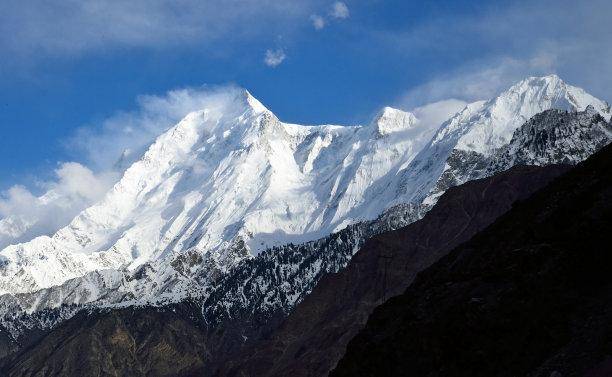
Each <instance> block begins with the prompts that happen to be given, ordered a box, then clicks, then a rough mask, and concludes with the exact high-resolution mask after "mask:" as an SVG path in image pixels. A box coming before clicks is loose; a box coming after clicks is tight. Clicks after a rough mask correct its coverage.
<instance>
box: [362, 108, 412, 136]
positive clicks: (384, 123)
mask: <svg viewBox="0 0 612 377" xmlns="http://www.w3.org/2000/svg"><path fill="white" fill-rule="evenodd" d="M417 121H418V120H417V118H416V117H415V116H414V114H412V113H410V112H406V111H402V110H399V109H394V108H392V107H388V106H385V107H383V109H382V110H381V111H380V112H379V113H378V115H377V116H376V117H375V118H374V121H373V124H374V125H375V126H376V130H377V132H378V133H379V134H381V135H387V134H390V133H393V132H397V131H401V130H406V129H408V128H411V127H412V126H414V125H415V124H416V122H417Z"/></svg>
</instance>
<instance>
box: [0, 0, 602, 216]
mask: <svg viewBox="0 0 612 377" xmlns="http://www.w3.org/2000/svg"><path fill="white" fill-rule="evenodd" d="M423 3H424V2H420V1H406V0H405V1H382V0H380V1H377V0H361V1H359V0H355V1H350V0H346V1H344V2H336V1H323V0H303V1H294V2H291V1H282V2H281V1H266V0H259V1H251V0H241V1H237V0H227V1H220V0H212V1H205V0H202V1H195V0H182V1H179V2H176V1H166V0H150V1H145V0H134V1H132V2H117V1H103V0H92V1H74V0H73V1H70V0H64V1H57V0H50V1H43V0H25V1H24V0H1V1H0V6H1V7H2V8H3V9H2V11H1V12H0V129H1V130H2V137H1V138H0V190H7V189H8V188H10V187H13V186H14V185H16V184H21V185H25V186H27V187H28V190H33V192H36V190H38V191H41V190H42V191H44V190H45V189H47V188H48V186H49V181H53V180H54V179H60V178H58V173H57V171H58V169H59V168H58V167H60V166H62V165H61V163H65V162H68V161H76V162H78V163H80V164H83V165H84V166H88V167H89V168H90V169H92V171H94V172H95V173H96V174H97V173H98V172H101V171H105V170H108V169H109V166H104V165H105V163H102V162H100V159H98V160H95V158H94V157H93V155H94V154H92V153H91V149H100V150H99V151H98V153H97V154H95V155H98V157H99V155H100V154H101V153H102V154H103V153H105V152H106V151H108V154H112V153H115V151H113V150H111V149H105V148H104V144H101V145H100V146H99V147H98V148H97V146H96V139H103V141H105V142H107V143H108V142H109V140H111V142H112V137H113V131H112V130H111V131H108V128H109V122H110V123H111V124H112V127H116V126H117V123H120V122H121V121H122V119H124V118H122V117H123V116H125V115H126V114H128V115H127V116H128V117H132V118H133V117H138V116H139V115H138V114H140V113H142V112H143V111H146V106H147V105H146V104H147V103H148V104H150V103H152V102H151V98H161V99H163V98H165V97H166V96H167V94H166V93H168V91H171V90H175V89H181V88H201V87H202V85H209V86H210V85H213V86H214V85H227V84H234V85H238V86H242V87H245V88H247V89H249V90H250V91H251V92H252V93H253V94H254V95H255V96H256V97H257V98H259V99H260V100H261V101H262V102H263V103H264V104H265V105H266V106H268V108H270V109H271V110H272V111H274V112H275V113H276V114H277V115H278V116H279V117H280V118H281V119H282V120H285V121H290V122H297V123H339V124H354V123H364V122H367V121H369V119H370V118H371V117H372V115H373V114H374V113H375V112H376V111H377V110H378V109H379V108H380V107H381V106H384V105H393V106H397V107H401V108H404V109H407V110H409V109H412V108H413V107H415V106H421V105H424V104H427V103H430V102H435V101H439V100H444V99H448V98H456V99H460V100H463V101H470V100H476V99H485V98H488V97H490V96H492V95H493V94H495V93H496V92H497V91H499V90H500V89H502V88H504V87H505V86H507V85H509V84H511V83H512V82H513V81H516V80H518V79H520V78H522V77H524V76H527V75H540V74H547V73H553V72H554V73H557V74H559V75H560V76H561V77H562V78H563V79H565V80H566V81H568V82H570V83H572V84H575V85H578V86H581V87H584V88H585V89H587V90H588V91H589V92H591V93H593V94H594V95H596V96H599V97H601V98H602V99H605V100H610V99H612V64H610V62H611V61H612V52H610V51H612V50H611V49H610V48H609V47H610V42H611V41H612V38H611V33H612V32H611V30H612V29H611V28H610V27H609V22H610V16H609V15H610V14H611V12H610V11H612V5H611V4H610V2H609V1H603V0H602V1H598V0H595V1H585V2H580V3H579V4H574V2H570V1H554V2H553V1H529V2H521V1H490V2H478V3H476V2H473V1H461V0H460V1H430V2H427V3H426V4H423ZM266 57H268V58H269V59H266ZM266 60H267V61H266ZM267 63H269V64H267ZM270 63H273V64H270ZM147 95H148V96H149V97H143V96H147ZM150 96H156V97H150ZM147 101H148V102H147ZM143 102H144V103H145V105H143ZM153 102H155V101H153ZM143 107H144V110H143ZM132 118H130V119H132ZM164 119H166V118H164ZM169 119H170V118H167V119H166V120H168V121H169ZM139 124H140V123H139ZM112 127H111V128H112ZM143 132H144V131H143ZM79 138H83V139H86V142H84V143H82V142H79V140H78V139H79ZM114 158H115V156H109V158H108V160H107V161H111V160H113V159H114ZM106 163H107V164H108V162H106ZM41 182H42V183H41ZM51 184H53V183H51ZM4 195H5V196H6V195H8V194H6V193H5V194H4ZM0 204H1V203H0ZM0 209H1V208H0Z"/></svg>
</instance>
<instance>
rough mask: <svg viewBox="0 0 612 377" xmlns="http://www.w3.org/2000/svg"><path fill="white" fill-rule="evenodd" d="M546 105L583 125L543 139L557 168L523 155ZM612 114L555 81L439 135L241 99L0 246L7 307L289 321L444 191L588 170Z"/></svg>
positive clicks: (190, 123)
mask: <svg viewBox="0 0 612 377" xmlns="http://www.w3.org/2000/svg"><path fill="white" fill-rule="evenodd" d="M588 106H591V108H589V109H588V110H586V111H585V112H584V113H580V114H585V115H576V113H575V111H583V110H585V109H587V107H588ZM548 109H559V110H563V111H570V112H571V113H567V114H569V115H568V116H569V117H570V118H571V117H572V116H577V117H578V118H579V119H578V120H571V119H569V118H568V120H567V124H572V125H574V126H571V127H569V128H568V127H565V126H561V128H563V129H564V131H560V134H559V138H558V139H559V140H560V141H559V142H552V143H544V144H542V143H538V144H537V145H538V148H544V149H545V150H546V151H552V150H553V149H554V150H555V151H556V152H554V153H552V152H551V154H550V156H553V157H552V158H549V159H547V160H538V159H537V158H536V157H537V156H538V154H530V155H526V156H525V157H520V158H519V157H518V156H519V152H517V151H523V150H524V148H522V147H520V148H519V147H516V145H519V144H520V145H527V144H528V143H527V141H528V139H529V138H526V137H521V135H532V134H533V132H532V131H528V130H527V129H528V127H529V126H528V125H529V123H527V126H523V127H520V126H521V125H523V124H524V123H525V122H526V121H528V120H529V119H531V118H532V117H533V116H534V115H536V114H538V113H541V112H543V111H546V110H548ZM564 114H565V113H564ZM551 116H552V115H551ZM597 117H598V118H597ZM595 118H596V119H595ZM609 118H610V106H609V105H607V104H606V103H605V102H603V101H600V100H598V99H596V98H594V97H592V96H591V95H589V94H587V93H586V92H584V91H583V90H582V89H579V88H576V87H573V86H570V85H567V84H565V83H563V82H562V81H561V80H560V79H559V78H558V77H556V76H547V77H541V78H528V79H526V80H523V81H521V82H520V83H518V84H516V85H514V86H512V87H511V88H510V89H509V90H507V91H505V92H503V93H501V94H500V95H499V96H498V97H495V98H493V99H491V100H489V101H481V102H475V103H472V104H469V105H468V106H467V107H466V108H465V109H463V110H462V111H460V112H459V113H457V114H455V115H454V116H452V117H451V118H450V119H449V120H448V121H446V122H444V123H443V124H442V125H441V126H440V127H439V129H437V130H436V129H435V128H431V127H426V125H423V124H421V122H420V121H419V120H418V119H417V118H416V117H415V116H414V115H413V114H410V113H406V112H403V111H400V110H395V109H391V108H385V109H383V110H382V111H381V113H380V114H379V115H378V116H377V117H376V118H375V119H374V121H373V122H372V123H371V124H370V125H366V126H353V127H344V126H331V125H324V126H300V125H295V124H288V123H283V122H281V121H280V120H279V119H278V118H277V117H276V116H275V115H274V114H273V113H272V112H270V111H269V110H267V109H266V108H265V107H264V106H263V105H262V104H261V103H259V102H258V101H257V100H256V99H255V98H253V97H252V96H251V95H250V94H249V93H248V92H246V91H237V92H236V93H234V95H233V96H231V99H230V100H228V101H225V102H223V103H216V104H214V105H211V106H210V107H209V108H205V109H202V110H201V111H198V112H195V113H191V114H189V115H187V116H186V117H185V119H183V120H182V121H181V122H180V123H178V124H177V125H176V126H174V127H172V128H171V129H169V130H168V131H167V132H165V133H164V134H162V135H160V136H159V137H158V138H157V139H156V141H155V142H154V143H153V144H152V145H151V146H150V147H149V149H148V150H147V151H146V153H144V155H143V156H142V158H141V159H139V160H137V161H136V162H135V163H133V164H132V165H131V166H130V167H129V168H128V169H127V170H126V171H125V173H124V175H123V177H122V178H121V180H120V181H119V182H118V183H117V184H116V185H115V186H114V187H113V188H112V189H111V190H110V191H109V192H108V193H107V194H106V196H105V197H104V199H103V200H102V201H100V202H99V203H97V204H95V205H94V206H92V207H90V208H88V209H86V210H85V211H83V212H82V213H80V214H79V215H78V216H77V217H75V218H74V219H73V220H72V222H71V223H70V224H69V225H68V226H66V227H64V228H62V229H60V230H59V231H58V232H57V233H56V234H54V235H52V236H49V237H48V236H43V237H38V238H36V239H33V240H31V241H29V242H26V243H22V244H18V245H12V246H9V247H7V248H5V249H4V250H2V251H0V293H4V295H3V296H0V313H4V314H6V313H20V312H24V311H25V312H28V313H32V312H35V311H38V310H43V309H45V308H54V307H59V306H61V305H67V308H68V309H66V308H63V309H61V310H62V313H64V314H61V315H65V316H69V315H71V313H73V312H74V310H77V309H78V306H77V307H72V306H70V305H72V304H78V305H84V304H88V303H89V304H93V305H97V306H100V305H103V306H107V305H117V304H120V305H132V304H136V303H137V304H146V303H152V302H168V301H176V300H181V299H184V298H185V297H194V296H195V297H204V298H205V300H206V303H207V304H206V305H208V306H209V307H210V309H209V310H206V312H207V313H206V314H207V315H208V316H212V317H216V316H217V315H218V312H219V310H228V308H229V307H230V306H231V307H235V308H237V309H240V310H245V308H248V310H251V311H252V312H257V311H265V310H269V309H270V308H273V309H275V310H276V309H280V310H281V311H283V312H287V311H288V310H289V309H290V308H291V307H292V306H293V305H295V304H296V303H297V302H298V301H299V300H300V299H301V298H303V296H304V295H305V294H307V293H308V292H309V291H310V290H311V289H312V287H313V286H314V284H316V282H317V281H318V279H319V278H320V277H321V276H322V274H324V273H326V272H329V271H334V270H338V269H339V268H342V267H343V266H344V265H346V263H347V262H348V260H349V259H350V257H351V256H352V254H353V253H354V252H355V251H356V250H357V248H358V247H359V245H361V243H362V242H363V240H364V239H365V238H367V237H369V236H371V235H373V234H376V232H379V231H382V230H388V229H393V228H394V227H397V226H402V225H406V224H407V223H408V222H411V221H414V220H416V219H418V218H419V217H420V216H421V215H422V213H423V211H424V210H426V208H428V207H429V206H431V205H432V204H434V203H435V201H436V200H437V198H438V197H439V195H440V194H441V193H442V192H444V190H446V189H447V188H448V187H450V186H453V185H456V184H460V183H463V182H466V181H468V180H471V179H474V178H480V177H483V176H486V175H488V174H492V173H494V172H495V171H498V170H499V169H505V168H507V167H510V166H512V165H513V164H516V163H539V164H546V163H554V162H564V161H566V160H567V161H569V162H578V161H580V160H582V159H584V158H586V157H587V156H588V155H589V154H590V153H592V152H593V151H594V150H595V149H597V148H599V147H600V146H601V145H602V144H605V143H607V142H609V140H610V134H609V127H608V128H606V127H605V124H606V122H605V121H606V120H607V119H609ZM580 119H582V120H580ZM594 119H595V120H594ZM576 122H578V124H579V125H580V126H579V127H578V126H575V125H576ZM602 122H603V123H602ZM549 123H550V127H552V128H553V129H555V130H556V129H557V127H559V124H565V123H559V122H556V123H555V122H554V121H552V120H551V122H549ZM525 127H527V128H525ZM572 127H574V128H572ZM576 127H578V128H576ZM519 128H520V129H519ZM532 128H533V127H532ZM578 129H580V130H581V131H580V135H581V136H579V137H574V136H573V135H574V131H575V130H578ZM595 129H597V130H600V131H597V130H595ZM526 130H527V131H526ZM536 131H537V132H536V133H537V134H538V135H541V134H542V132H540V131H541V130H540V129H539V128H538V129H537V130H536ZM561 139H563V140H564V141H561ZM513 145H514V147H513ZM568 145H571V148H566V146H568ZM568 154H569V155H570V156H569V157H568V156H566V155H568ZM503 156H505V157H503ZM513 156H517V158H513ZM531 157H533V158H531ZM565 157H567V158H566V159H563V158H565ZM502 160H503V163H502V162H501V161H502ZM492 161H495V164H496V165H493V162H492ZM383 214H384V215H383ZM381 215H383V216H382V217H380V219H381V220H380V221H378V222H376V221H374V222H370V220H374V219H376V218H379V216H381ZM389 217H393V218H398V219H400V220H398V221H392V222H389V220H388V219H389ZM381 221H382V222H381ZM350 224H356V225H354V226H351V227H348V228H347V226H349V225H350ZM381 224H383V225H381ZM342 229H347V230H346V231H344V232H340V233H336V235H333V236H330V234H331V233H335V232H339V231H341V230H342ZM315 240H316V241H315ZM264 250H266V251H265V252H263V253H262V251H264ZM259 254H261V257H259V258H260V259H261V261H259V260H258V259H257V260H253V262H250V260H251V257H252V256H257V255H259ZM256 258H257V257H256ZM262 266H263V267H262ZM267 268H268V269H271V270H272V269H274V270H275V271H277V272H278V273H274V274H272V273H270V271H268V270H267ZM300 268H301V269H302V270H299V269H300ZM249 269H251V270H249ZM264 270H265V271H264ZM228 272H229V275H228ZM233 273H235V274H234V275H232V274H233ZM260 273H261V275H259V274H260ZM257 281H261V286H257V287H255V286H253V282H257ZM243 283H244V284H243ZM245 284H248V286H247V285H245ZM246 290H248V291H249V292H257V294H256V295H254V299H253V301H251V300H248V299H245V297H243V295H244V292H246ZM211 300H212V301H215V300H217V301H218V302H217V301H215V302H212V301H211ZM245 300H246V301H245ZM275 300H276V301H275ZM45 315H46V314H45ZM9 317H10V316H9ZM6 318H7V317H6V316H5V320H4V323H5V324H6ZM45 318H47V317H45ZM9 319H10V318H9ZM45 321H46V319H45ZM47 322H48V321H47ZM47 322H45V323H47Z"/></svg>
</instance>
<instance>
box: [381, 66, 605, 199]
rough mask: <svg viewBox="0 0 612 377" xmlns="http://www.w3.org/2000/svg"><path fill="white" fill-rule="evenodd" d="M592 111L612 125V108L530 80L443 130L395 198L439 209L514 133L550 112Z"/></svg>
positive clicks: (554, 81) (552, 81)
mask: <svg viewBox="0 0 612 377" xmlns="http://www.w3.org/2000/svg"><path fill="white" fill-rule="evenodd" d="M589 105H590V106H592V107H593V108H594V109H595V111H597V112H598V113H600V114H601V115H602V116H603V117H604V118H605V119H606V120H609V119H610V105H609V104H608V103H606V102H604V101H601V100H599V99H597V98H595V97H593V96H591V95H590V94H588V93H586V92H585V91H584V90H583V89H581V88H577V87H574V86H571V85H568V84H566V83H565V82H563V81H562V80H561V79H560V78H559V77H558V76H556V75H550V76H545V77H529V78H527V79H525V80H523V81H521V82H519V83H517V84H515V85H513V86H512V87H510V88H509V89H508V90H506V91H504V92H503V93H501V94H500V95H499V96H497V97H495V98H493V99H490V100H488V101H478V102H474V103H471V104H469V105H468V106H466V107H465V109H463V110H462V111H460V112H459V113H458V114H456V115H455V116H453V117H452V118H451V119H449V120H448V121H446V122H445V123H444V124H443V125H442V126H441V127H440V129H439V130H438V132H437V133H436V135H435V136H434V137H433V138H432V140H431V141H430V142H429V143H428V144H427V145H426V146H425V147H424V148H423V150H422V151H421V152H420V153H419V155H418V156H417V157H416V158H415V159H414V160H413V161H412V163H411V164H410V166H409V167H407V168H406V169H405V170H403V171H402V177H401V178H400V179H399V185H398V186H397V187H394V188H393V190H394V191H395V192H391V193H390V196H396V197H399V198H401V199H400V200H402V201H410V202H420V201H423V200H424V201H425V203H435V201H436V199H437V197H439V196H440V195H441V194H442V193H443V192H444V191H445V190H446V189H447V188H448V187H451V186H455V185H458V184H461V183H464V182H466V181H468V180H469V179H470V172H471V171H472V170H474V169H478V168H480V166H479V164H480V162H481V161H482V160H483V159H486V158H488V157H490V156H491V155H492V154H494V153H496V151H497V150H498V149H499V148H501V147H502V146H504V145H506V144H507V143H509V142H510V139H511V138H512V135H513V132H514V131H515V130H516V129H517V128H518V127H519V126H521V125H522V124H523V123H525V122H526V121H527V120H529V119H530V118H531V117H533V116H534V115H536V114H538V113H541V112H542V111H545V110H549V109H558V110H567V111H582V110H585V109H586V108H587V106H589Z"/></svg>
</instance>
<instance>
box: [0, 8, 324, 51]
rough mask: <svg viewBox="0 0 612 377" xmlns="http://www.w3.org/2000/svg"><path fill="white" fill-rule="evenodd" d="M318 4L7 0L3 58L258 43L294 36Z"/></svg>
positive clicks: (0, 41)
mask: <svg viewBox="0 0 612 377" xmlns="http://www.w3.org/2000/svg"><path fill="white" fill-rule="evenodd" d="M321 2H322V1H321V0H304V1H287V2H285V1H276V0H184V1H180V2H179V3H177V2H176V1H173V0H133V1H114V0H27V1H22V0H5V1H4V2H3V6H2V12H0V56H4V57H5V58H9V57H11V56H13V55H15V54H17V55H19V54H26V55H27V56H28V57H30V56H40V55H41V54H56V55H66V54H68V55H71V54H78V53H83V52H88V51H93V50H105V49H108V48H116V47H145V48H163V47H173V46H177V45H185V44H192V45H193V44H197V45H198V47H199V48H202V47H203V46H205V45H207V44H210V43H214V42H220V43H222V45H223V46H227V45H229V43H228V41H236V40H256V39H257V38H258V37H262V35H275V34H278V33H280V32H281V31H284V32H290V31H291V30H294V29H296V27H297V25H299V20H303V19H306V18H307V17H308V15H309V14H312V12H313V11H314V10H315V9H316V8H317V7H318V6H319V4H320V3H321Z"/></svg>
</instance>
